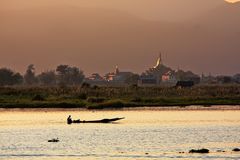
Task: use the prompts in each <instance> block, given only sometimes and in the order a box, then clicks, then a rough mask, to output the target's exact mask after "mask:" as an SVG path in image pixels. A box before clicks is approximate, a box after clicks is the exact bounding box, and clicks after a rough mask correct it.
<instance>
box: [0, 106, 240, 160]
mask: <svg viewBox="0 0 240 160" xmlns="http://www.w3.org/2000/svg"><path fill="white" fill-rule="evenodd" d="M69 114H71V115H72V117H73V118H75V119H78V118H80V119H82V120H91V119H102V118H114V117H125V118H126V119H125V120H122V121H119V122H118V123H114V124H74V125H67V124H66V118H67V116H68V115H69ZM52 138H59V139H60V142H59V143H48V142H47V141H48V140H49V139H52ZM203 147H204V148H208V149H210V151H211V153H210V154H206V155H200V154H189V153H188V151H189V150H190V149H192V148H195V149H198V148H203ZM236 147H240V111H160V110H154V111H151V110H140V111H139V110H135V111H133V110H132V111H98V112H91V111H0V159H9V160H11V159H14V160H15V159H17V160H21V159H29V160H42V159H53V160H62V159H68V160H77V159H87V160H91V159H99V160H100V159H106V160H118V159H126V160H128V159H129V160H138V159H139V160H144V159H149V160H156V159H164V160H165V159H182V160H190V159H214V160H215V159H220V160H221V159H222V160H225V159H234V160H237V159H240V153H234V152H232V151H231V150H232V149H233V148H236ZM217 150H224V151H226V152H217ZM179 152H185V153H179Z"/></svg>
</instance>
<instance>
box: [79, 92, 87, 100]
mask: <svg viewBox="0 0 240 160" xmlns="http://www.w3.org/2000/svg"><path fill="white" fill-rule="evenodd" d="M78 98H79V99H81V100H86V99H87V94H86V93H80V94H79V95H78Z"/></svg>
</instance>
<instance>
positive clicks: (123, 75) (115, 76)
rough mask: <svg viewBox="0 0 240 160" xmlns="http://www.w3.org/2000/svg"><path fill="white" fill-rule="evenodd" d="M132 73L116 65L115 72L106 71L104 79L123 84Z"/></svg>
mask: <svg viewBox="0 0 240 160" xmlns="http://www.w3.org/2000/svg"><path fill="white" fill-rule="evenodd" d="M132 75H134V73H132V72H122V71H120V70H119V68H118V66H116V68H115V72H110V73H107V74H106V75H105V76H104V79H105V80H106V81H108V82H110V83H112V84H119V85H121V84H125V83H126V80H127V78H128V77H130V76H132Z"/></svg>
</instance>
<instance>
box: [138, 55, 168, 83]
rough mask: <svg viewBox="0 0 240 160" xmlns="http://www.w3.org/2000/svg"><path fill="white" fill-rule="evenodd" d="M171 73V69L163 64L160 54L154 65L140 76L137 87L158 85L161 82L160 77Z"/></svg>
mask: <svg viewBox="0 0 240 160" xmlns="http://www.w3.org/2000/svg"><path fill="white" fill-rule="evenodd" d="M171 71H172V69H171V68H169V67H167V66H165V65H164V64H163V61H162V54H161V53H160V54H159V57H158V59H157V62H156V65H154V67H152V68H149V69H148V70H146V71H145V72H144V73H142V75H141V76H140V80H139V85H159V84H160V83H161V82H162V76H163V75H164V74H165V73H167V72H171Z"/></svg>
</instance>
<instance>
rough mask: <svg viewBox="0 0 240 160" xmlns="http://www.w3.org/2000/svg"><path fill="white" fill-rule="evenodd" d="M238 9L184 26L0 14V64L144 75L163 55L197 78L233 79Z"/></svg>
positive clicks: (53, 11) (91, 16) (75, 11)
mask: <svg viewBox="0 0 240 160" xmlns="http://www.w3.org/2000/svg"><path fill="white" fill-rule="evenodd" d="M239 12H240V3H236V4H229V3H224V4H223V5H221V6H219V7H216V8H214V9H212V10H210V11H207V12H205V14H202V15H201V16H197V18H195V19H192V20H189V21H185V22H184V23H183V22H165V21H163V20H162V21H153V20H144V19H141V18H139V17H137V16H132V15H131V14H129V13H125V12H123V11H117V10H113V9H101V8H98V9H96V8H79V7H69V6H68V7H57V6H56V7H40V8H37V9H36V8H34V9H29V8H28V9H25V10H11V11H9V10H0V22H1V25H0V55H1V59H0V64H1V66H9V67H13V68H16V69H17V70H18V69H20V70H21V71H23V70H24V69H25V66H23V65H28V64H30V63H34V64H36V66H37V68H39V69H40V70H45V69H51V68H55V67H56V65H58V64H62V63H65V64H73V65H77V66H80V67H81V68H82V69H83V70H84V71H86V72H87V73H92V72H100V73H106V72H108V71H111V68H114V66H115V65H119V66H120V68H121V69H122V68H124V69H126V70H133V71H136V72H139V73H141V72H143V71H145V70H146V69H147V68H148V67H152V66H151V65H152V64H153V63H154V60H155V57H156V56H157V54H158V52H159V51H163V53H164V54H163V58H164V63H167V65H168V66H171V68H182V69H185V70H192V71H194V72H197V73H199V74H200V73H201V72H204V73H209V72H212V73H216V74H233V73H236V72H239V68H240V64H239V62H238V59H240V54H239V52H240V45H239V42H240V36H239V35H240V23H239V21H238V19H240V14H237V13H239Z"/></svg>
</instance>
